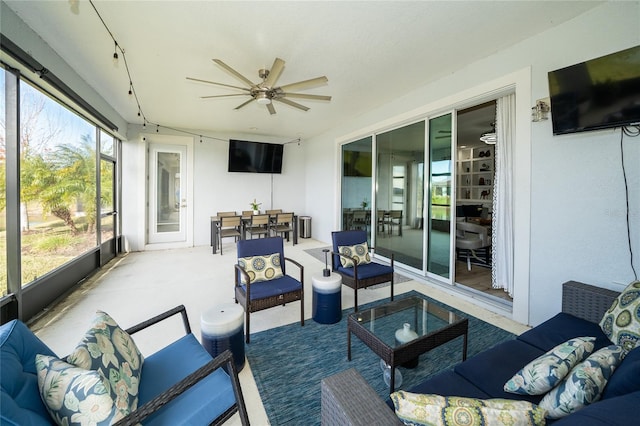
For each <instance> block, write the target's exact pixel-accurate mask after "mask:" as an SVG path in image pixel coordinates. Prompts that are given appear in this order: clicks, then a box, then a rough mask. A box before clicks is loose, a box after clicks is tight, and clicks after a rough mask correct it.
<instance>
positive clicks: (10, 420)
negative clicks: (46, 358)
mask: <svg viewBox="0 0 640 426" xmlns="http://www.w3.org/2000/svg"><path fill="white" fill-rule="evenodd" d="M0 353H1V358H0V377H1V379H0V382H1V384H2V395H1V398H0V407H2V410H0V411H1V417H0V418H1V420H2V421H0V424H3V425H4V424H7V425H50V424H51V422H52V421H51V418H50V417H49V413H48V412H47V409H46V407H45V405H44V404H43V402H42V399H40V392H39V391H38V377H37V375H36V366H35V359H36V355H37V354H43V355H50V356H56V354H55V353H53V351H52V350H51V349H49V347H47V345H45V344H44V343H43V342H42V340H40V339H39V338H38V337H37V336H36V335H35V334H33V332H32V331H31V330H29V328H28V327H27V326H26V325H25V324H24V323H23V322H21V321H18V320H13V321H10V322H8V323H6V324H4V325H2V327H0Z"/></svg>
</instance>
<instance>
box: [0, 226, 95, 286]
mask: <svg viewBox="0 0 640 426" xmlns="http://www.w3.org/2000/svg"><path fill="white" fill-rule="evenodd" d="M76 226H77V227H78V229H80V233H79V234H77V235H73V234H72V232H71V229H69V227H67V226H66V225H64V223H62V221H60V220H52V221H49V222H41V223H38V224H37V225H35V226H33V227H32V228H31V229H30V230H28V231H23V232H22V239H21V246H22V250H21V252H22V253H21V256H22V265H21V267H22V285H23V286H24V285H26V284H28V283H30V282H32V281H33V280H35V279H37V278H38V277H41V276H42V275H44V274H46V273H47V272H50V271H52V270H54V269H55V268H58V267H59V266H61V265H63V264H65V263H67V262H69V261H71V260H73V259H74V258H76V257H77V256H79V255H80V254H82V253H84V252H86V251H87V250H89V249H91V248H92V247H95V246H96V234H95V232H86V229H87V224H86V220H85V219H84V218H83V217H79V218H76ZM6 245H7V238H6V232H5V231H4V230H2V231H0V250H1V251H2V253H6ZM6 293H7V259H6V256H2V257H1V258H0V295H4V294H6Z"/></svg>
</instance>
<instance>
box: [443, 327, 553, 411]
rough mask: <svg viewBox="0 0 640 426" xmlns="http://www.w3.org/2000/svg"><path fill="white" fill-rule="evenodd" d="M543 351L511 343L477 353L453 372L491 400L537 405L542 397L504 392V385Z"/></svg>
mask: <svg viewBox="0 0 640 426" xmlns="http://www.w3.org/2000/svg"><path fill="white" fill-rule="evenodd" d="M542 354H544V351H542V350H541V349H538V348H536V347H535V346H531V345H529V344H528V343H524V342H522V341H520V340H517V339H513V340H507V341H506V342H503V343H499V344H497V345H496V346H494V347H492V348H490V349H487V350H486V351H483V352H480V353H479V354H477V355H474V356H473V357H471V358H469V359H467V360H466V361H465V362H462V363H460V364H457V365H456V366H455V367H454V371H455V372H456V373H458V374H459V375H460V376H462V377H463V378H465V379H466V380H467V381H469V382H471V383H473V384H474V385H475V386H477V387H478V388H479V389H480V390H481V391H482V392H484V393H486V394H487V395H489V397H490V398H506V399H518V400H526V401H529V402H533V403H534V404H537V403H538V402H540V400H541V399H542V396H543V395H516V394H513V393H509V392H505V391H504V384H505V383H506V382H507V381H508V380H509V379H510V378H511V377H513V375H514V374H516V373H517V372H518V371H520V369H521V368H522V367H524V366H525V365H527V364H528V363H529V362H531V361H533V360H534V359H536V358H537V357H539V356H540V355H542Z"/></svg>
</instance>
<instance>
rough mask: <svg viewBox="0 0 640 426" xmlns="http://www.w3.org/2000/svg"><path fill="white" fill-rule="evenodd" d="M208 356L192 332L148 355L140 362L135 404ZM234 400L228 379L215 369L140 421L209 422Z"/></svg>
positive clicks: (179, 376) (169, 384)
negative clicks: (139, 376)
mask: <svg viewBox="0 0 640 426" xmlns="http://www.w3.org/2000/svg"><path fill="white" fill-rule="evenodd" d="M187 354H188V355H187ZM211 359H212V358H211V355H209V353H208V352H207V351H205V350H204V348H203V347H202V345H200V343H199V342H198V340H196V338H195V337H194V336H193V334H188V335H186V336H184V337H182V338H181V339H179V340H177V341H175V342H173V343H172V344H171V345H169V346H167V347H165V348H163V349H162V350H160V351H158V352H156V353H155V354H153V355H151V356H149V357H148V358H146V359H145V361H144V364H143V365H142V378H141V379H140V393H139V404H138V406H139V407H140V406H142V405H143V404H145V403H147V402H149V401H150V400H152V399H153V398H155V397H156V396H158V395H160V394H161V393H163V392H164V391H166V390H167V389H169V388H170V387H171V386H172V385H174V384H176V383H178V382H179V381H180V380H182V379H183V378H185V377H186V376H188V375H189V374H191V373H193V372H194V371H196V370H197V369H198V368H200V367H202V366H203V365H205V364H206V363H207V362H209V361H211ZM234 403H235V394H234V392H233V387H232V385H231V379H230V378H229V375H228V374H227V373H226V372H225V371H224V370H223V369H222V368H219V369H217V370H216V371H214V372H213V373H211V374H210V375H209V376H207V377H206V378H204V379H202V380H201V381H200V382H198V383H197V384H195V385H194V386H193V387H191V388H189V389H188V390H187V391H185V392H184V393H183V394H182V395H180V396H178V397H177V398H176V399H174V400H173V401H171V402H170V403H169V404H167V405H166V406H164V407H163V408H161V409H160V410H158V411H157V412H155V413H153V414H152V415H151V416H149V417H148V418H147V419H146V420H145V421H144V422H143V423H144V424H145V426H146V425H197V424H209V423H211V422H212V421H213V420H215V419H216V418H217V417H218V416H220V415H221V414H222V413H224V412H225V411H227V410H228V409H229V408H230V407H231V406H232V405H233V404H234Z"/></svg>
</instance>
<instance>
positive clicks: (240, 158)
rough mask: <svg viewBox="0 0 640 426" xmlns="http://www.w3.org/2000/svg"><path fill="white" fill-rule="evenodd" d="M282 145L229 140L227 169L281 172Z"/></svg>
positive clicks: (247, 171)
mask: <svg viewBox="0 0 640 426" xmlns="http://www.w3.org/2000/svg"><path fill="white" fill-rule="evenodd" d="M283 151H284V146H283V145H279V144H274V143H264V142H251V141H241V140H235V139H231V140H229V171H230V172H246V173H282V153H283Z"/></svg>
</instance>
